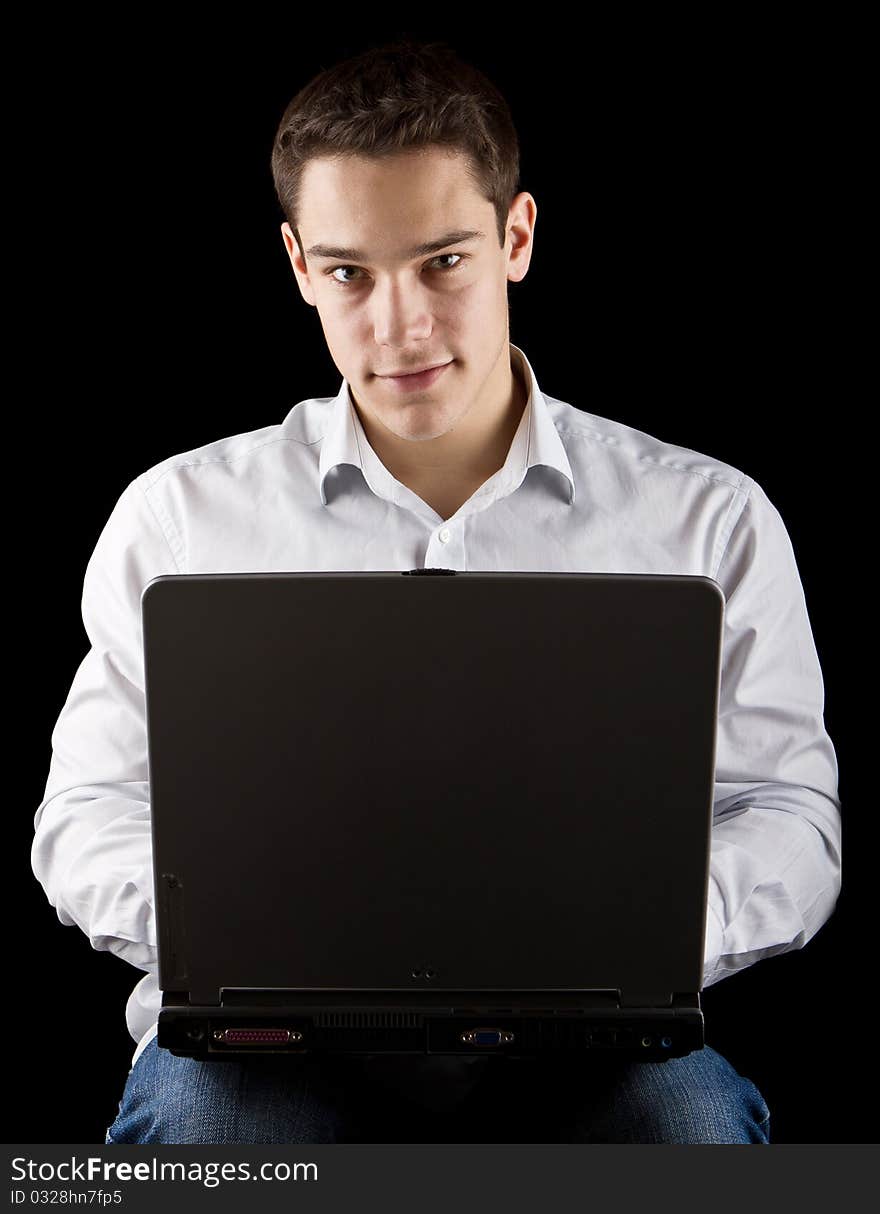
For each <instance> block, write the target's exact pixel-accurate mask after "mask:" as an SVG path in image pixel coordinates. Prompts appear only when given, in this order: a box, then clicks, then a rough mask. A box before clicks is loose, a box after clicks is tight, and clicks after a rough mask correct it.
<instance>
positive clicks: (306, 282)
mask: <svg viewBox="0 0 880 1214" xmlns="http://www.w3.org/2000/svg"><path fill="white" fill-rule="evenodd" d="M281 236H282V239H283V240H284V248H285V250H286V251H287V256H288V258H289V260H290V265H291V267H292V269H293V273H294V277H295V278H296V284H297V286H298V287H299V293H300V295H302V297H303V299H304V300H305V301H306V303H307V304H311V305H312V307H313V308H314V307H317V301H316V299H315V293H314V291H313V290H312V284H311V281H310V278H309V270H308V266H307V265H306V263H305V261H304V259H303V256H302V254H301V253H300V251H299V244H298V243H297V239H296V237H295V236H294V234H293V229H292V228H291V226H290V224H289V223H287V222H285V223H283V224H282V225H281Z"/></svg>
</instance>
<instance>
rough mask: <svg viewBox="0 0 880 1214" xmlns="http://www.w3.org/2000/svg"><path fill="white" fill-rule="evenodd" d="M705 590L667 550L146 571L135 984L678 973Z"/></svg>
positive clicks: (512, 985)
mask: <svg viewBox="0 0 880 1214" xmlns="http://www.w3.org/2000/svg"><path fill="white" fill-rule="evenodd" d="M412 572H413V573H415V572H416V571H412ZM418 572H419V573H421V574H424V573H425V572H426V571H418ZM427 572H431V571H427ZM723 608H724V599H723V594H722V592H721V589H720V587H719V586H718V584H717V583H716V582H714V581H713V580H712V579H710V578H707V577H702V576H684V575H656V574H650V575H649V574H645V575H641V574H605V573H602V574H598V573H597V574H593V573H518V572H517V573H514V572H511V573H507V572H492V573H484V572H473V573H471V572H468V573H455V574H453V575H451V576H411V575H407V574H406V573H400V572H322V573H313V572H309V573H298V572H285V573H246V574H235V573H229V574H205V575H201V574H199V575H191V574H190V575H188V574H183V575H163V576H161V577H157V578H155V579H153V580H152V581H151V582H150V583H149V584H148V585H147V587H146V588H145V589H144V592H143V595H142V612H143V638H144V660H145V677H146V703H147V730H148V750H149V778H150V789H151V803H152V838H153V858H154V872H155V881H156V886H155V893H156V902H155V907H156V915H157V927H158V932H159V981H160V986H161V988H162V990H163V991H164V992H169V991H170V992H178V993H180V994H182V995H185V996H188V998H189V1001H190V1003H193V1004H200V1005H211V1004H218V1003H220V1002H221V1001H222V999H223V997H224V994H225V993H230V992H241V991H247V992H259V991H275V992H278V991H285V992H291V993H294V992H297V991H301V992H306V991H327V990H332V991H334V992H335V993H336V994H337V996H343V997H344V994H345V993H346V992H351V993H352V995H353V996H354V995H355V994H356V993H357V992H359V991H361V992H363V991H376V990H381V991H384V992H394V991H397V992H400V995H401V998H402V999H404V998H405V997H406V996H407V995H412V994H413V993H415V992H428V991H433V992H440V991H453V990H454V991H457V992H461V991H468V990H475V991H476V990H478V991H487V990H494V991H499V992H502V991H508V992H530V991H532V992H548V991H560V992H562V991H567V992H589V991H614V992H617V993H618V994H619V998H620V1000H621V1003H623V1004H624V1005H625V1004H632V1005H634V1006H639V1005H649V1004H657V1003H660V1004H663V1003H667V1002H669V1001H670V1000H671V999H672V997H673V994H675V993H676V992H679V993H680V992H697V991H698V990H699V989H700V986H701V981H702V956H703V938H704V932H705V908H706V892H707V881H708V864H709V846H710V830H711V818H712V804H713V791H714V767H715V726H716V718H717V703H718V690H719V679H720V651H721V633H722V621H723Z"/></svg>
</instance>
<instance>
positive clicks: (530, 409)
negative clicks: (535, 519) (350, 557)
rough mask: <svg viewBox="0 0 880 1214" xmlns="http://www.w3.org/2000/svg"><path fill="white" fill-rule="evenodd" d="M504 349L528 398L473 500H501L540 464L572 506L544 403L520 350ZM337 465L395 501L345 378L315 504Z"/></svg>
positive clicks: (562, 456)
mask: <svg viewBox="0 0 880 1214" xmlns="http://www.w3.org/2000/svg"><path fill="white" fill-rule="evenodd" d="M509 345H510V350H511V353H512V355H513V356H514V358H517V359H518V360H519V366H520V367H521V369H522V370H523V372H524V373H525V379H526V383H527V384H528V389H529V395H528V400H527V401H526V407H525V409H524V410H523V415H522V418H521V420H520V423H519V426H518V427H517V431H516V434H515V435H514V436H513V441H512V442H511V444H510V449H509V451H508V453H507V459H506V460H505V462H504V466H503V467H502V468H500V469H499V471H498V472H496V473H495V475H494V476H492V477H490V478H489V480H488V481H487V482H486V484H485V485H483V487H482V488H481V489H480V490H478V492H477V493H476V494H475V495H474V496H475V497H478V498H479V497H480V496H482V495H486V496H487V497H489V499H490V500H489V501H486V503H485V504H486V505H489V504H490V502H491V501H495V500H497V498H499V497H504V496H505V495H506V494H508V493H512V492H513V491H514V490H515V489H517V488H518V487H519V485H520V484H521V483H522V481H523V480H524V479H525V476H526V474H527V473H528V471H529V469H530V468H533V467H536V466H538V465H543V466H544V467H547V468H554V469H555V470H556V471H557V472H558V473H560V474H561V475H562V476H563V477H564V478H565V480H566V481H567V485H566V493H567V499H568V502H569V504H572V505H573V504H574V498H575V487H574V475H573V473H572V470H571V464H570V463H569V459H568V455H567V454H566V450H565V447H564V445H563V442H562V439H561V438H560V436H559V432H558V430H557V429H556V425H555V423H554V421H553V417H552V415H551V413H550V410H549V407H548V404H547V400H546V398H545V397H544V394H543V393H542V392H541V389H540V388H539V386H538V380H537V377H536V375H535V372H534V371H533V369H532V365H531V363H530V362H529V360H528V359H527V358H526V356H525V354H524V353H523V351H522V350H521V349H520V348H519V346H515V345H514V344H513V342H510V343H509ZM339 464H353V465H354V466H355V467H356V468H360V470H361V472H362V474H363V476H364V479H365V480H366V482H367V484H368V485H369V486H370V488H371V489H372V490H373V492H374V493H376V494H378V496H380V497H384V498H386V499H388V500H390V501H393V502H395V503H396V502H397V500H398V488H399V482H398V481H397V480H396V479H395V477H393V476H392V475H391V473H390V472H389V471H388V469H387V468H386V467H385V465H384V464H383V463H382V462H381V460H380V459H379V457H378V456H377V455H376V453H375V451H374V450H373V448H372V447H371V446H370V444H369V442H368V441H367V436H366V433H365V432H364V428H363V426H362V425H361V421H360V418H359V417H358V414H357V410H356V409H355V407H354V405H353V404H352V401H351V396H350V393H349V388H348V380H347V379H345V378H344V377H343V380H342V386H341V387H340V389H339V392H338V393H337V394H336V397H335V398H334V400H333V401H332V404H331V409H330V421H329V424H328V426H327V429H326V431H325V433H324V439H323V442H322V443H321V456H320V461H319V465H318V469H319V470H318V476H319V482H318V483H319V487H320V493H321V502H322V503H323V504H324V505H325V506H326V505H327V495H326V491H325V485H324V482H325V479H326V477H327V475H328V474H329V472H330V471H331V470H332V469H333V468H335V467H337V466H338V465H339Z"/></svg>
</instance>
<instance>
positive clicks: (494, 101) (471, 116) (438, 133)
mask: <svg viewBox="0 0 880 1214" xmlns="http://www.w3.org/2000/svg"><path fill="white" fill-rule="evenodd" d="M430 145H437V146H441V147H446V148H449V149H457V150H458V151H460V152H463V153H464V154H465V155H466V157H467V171H468V174H469V175H470V177H471V180H472V181H473V183H474V186H475V188H476V189H478V190H479V191H480V193H481V194H482V195H483V197H484V198H486V199H487V200H488V201H489V202H491V203H492V205H493V206H494V207H495V217H496V223H497V229H498V242H499V244H500V246H501V247H502V248H503V247H504V242H505V239H506V228H507V217H508V213H509V210H510V204H511V202H512V201H513V199H514V198H515V197H516V195H517V193H518V192H519V140H518V138H517V134H516V130H515V128H514V125H513V118H512V117H511V113H510V109H509V107H508V104H507V102H506V101H505V99H504V97H503V96H502V95H501V93H500V92H499V91H498V89H497V88H496V87H495V85H494V84H492V82H491V81H490V80H489V79H487V77H486V76H484V75H483V73H482V72H481V71H480V70H479V69H478V68H476V67H474V66H473V65H472V64H470V63H466V62H465V61H464V60H463V59H461V58H460V57H459V56H458V54H457V53H456V52H455V51H454V50H453V49H452V47H450V46H449V45H448V44H447V43H445V42H424V43H423V42H417V41H415V40H413V39H411V38H409V37H403V38H400V39H398V40H397V41H394V42H390V43H386V44H385V45H383V46H380V47H373V48H371V49H369V50H366V51H363V52H361V53H360V54H358V55H355V56H354V57H352V58H350V59H346V60H344V61H343V62H341V63H338V64H335V65H333V66H332V67H329V68H325V69H324V70H323V71H321V72H320V73H319V74H318V75H317V76H315V77H313V79H312V80H310V81H309V83H308V84H306V85H305V86H304V87H303V88H302V89H300V91H299V92H298V93H297V94H296V96H295V97H294V98H293V100H292V101H291V102H290V103H289V105H288V106H287V109H286V110H285V111H284V114H283V116H282V118H281V122H280V123H279V125H278V130H277V131H276V133H275V139H274V141H273V145H272V178H273V181H274V183H275V193H276V196H277V198H278V201H279V203H280V204H281V209H282V211H283V212H284V216H285V219H286V220H287V222H288V223H289V224H290V227H291V229H292V231H293V233H294V235H295V237H296V242H297V244H298V245H299V250H300V254H301V255H302V256H303V259H305V254H304V252H303V247H302V241H301V240H300V235H299V230H298V228H297V222H298V211H299V207H300V200H301V199H300V191H301V186H302V176H303V171H304V169H305V166H306V164H307V163H308V161H309V160H310V159H311V158H313V157H316V156H321V155H326V156H345V155H362V156H372V157H376V158H381V157H382V156H390V155H393V154H395V153H398V152H402V151H406V150H408V149H415V148H423V147H427V146H430Z"/></svg>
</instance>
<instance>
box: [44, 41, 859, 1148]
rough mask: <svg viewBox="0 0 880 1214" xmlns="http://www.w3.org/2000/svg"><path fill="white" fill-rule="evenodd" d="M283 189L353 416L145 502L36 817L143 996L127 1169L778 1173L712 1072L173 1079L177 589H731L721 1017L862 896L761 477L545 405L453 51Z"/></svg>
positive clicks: (125, 546)
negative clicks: (379, 1159) (152, 1149)
mask: <svg viewBox="0 0 880 1214" xmlns="http://www.w3.org/2000/svg"><path fill="white" fill-rule="evenodd" d="M272 164H273V172H274V178H275V186H276V191H277V194H278V198H279V201H280V203H281V207H282V210H283V212H284V214H285V217H286V218H285V222H284V223H283V224H282V226H281V232H282V236H283V240H284V245H285V249H286V251H287V255H288V257H289V258H290V262H291V266H292V268H293V272H294V275H295V279H296V283H297V285H298V287H299V290H300V292H301V294H302V296H303V298H304V299H305V301H306V302H307V303H308V304H310V305H312V306H313V307H315V308H316V309H317V311H318V316H319V318H320V322H321V325H322V327H323V332H324V336H325V338H326V341H327V345H328V348H329V350H330V353H331V356H332V358H333V361H334V363H335V365H336V366H337V368H338V369H339V371H340V372H341V374H342V376H343V380H342V385H341V387H340V389H339V392H338V393H337V395H336V397H335V398H333V397H325V398H317V399H309V400H303V401H300V403H299V404H297V405H296V406H295V407H294V408H293V409H292V410H291V411H290V413H289V414H288V416H287V417H286V418H285V419H284V421H283V422H282V423H281V424H280V425H272V426H267V427H265V428H264V429H262V430H257V431H253V432H250V433H245V434H239V435H235V436H233V437H230V438H227V439H223V440H220V441H218V442H215V443H211V444H208V445H207V446H205V447H201V448H199V449H197V450H194V451H188V452H184V453H182V454H180V455H176V456H172V457H171V458H169V459H167V460H164V461H163V462H162V463H160V464H158V465H156V466H155V467H152V468H150V469H148V470H147V471H145V472H144V473H142V474H141V475H139V476H137V477H136V478H135V479H134V480H133V481H132V482H131V483H130V485H129V486H128V488H127V489H126V490H125V492H124V493H123V494H122V496H121V497H120V499H119V501H118V503H117V504H116V507H115V508H114V510H113V512H112V514H111V516H110V519H109V521H108V523H107V525H106V527H105V529H104V531H103V533H102V534H101V536H100V538H99V540H98V543H97V546H96V548H95V551H94V553H93V555H92V558H91V560H90V562H89V565H88V568H87V570H86V576H85V584H84V593H83V620H84V623H85V627H86V631H87V633H88V636H89V639H90V641H91V646H92V647H91V649H90V651H89V653H88V654H87V655H86V657H85V659H84V660H83V662H82V665H81V667H80V669H79V670H78V672H77V674H76V677H75V679H74V682H73V686H72V688H71V691H70V695H69V696H68V699H67V702H66V704H65V706H64V708H63V710H62V713H61V716H60V718H59V721H58V724H57V726H56V729H55V731H54V733H53V739H52V740H53V755H52V764H51V768H50V773H49V779H48V783H47V787H46V792H45V797H44V800H43V802H42V804H41V805H40V807H39V809H38V811H37V814H36V820H35V830H36V834H35V839H34V847H33V867H34V872H35V874H36V876H37V877H38V879H39V880H40V882H41V883H42V885H43V887H44V889H45V890H46V893H47V896H48V897H49V900H50V901H51V903H52V905H54V906H55V907H56V908H57V912H58V916H59V918H60V919H61V921H62V922H63V923H66V924H77V925H78V926H79V927H80V928H82V930H83V931H85V932H86V933H87V934H88V935H89V937H90V939H91V941H92V944H93V945H94V947H96V948H107V949H110V950H111V951H113V952H115V953H117V954H118V955H120V956H122V957H124V958H125V959H126V960H128V961H130V962H131V963H132V964H133V965H135V966H137V967H138V968H140V969H142V970H144V971H145V977H144V978H143V979H142V980H141V981H140V982H139V983H138V985H137V986H136V987H135V990H134V991H133V993H132V996H131V998H130V1000H129V1004H128V1009H127V1020H128V1026H129V1029H130V1032H131V1034H132V1037H133V1038H134V1039H135V1041H136V1042H137V1043H138V1045H137V1049H136V1051H135V1055H134V1058H133V1062H132V1070H131V1073H130V1075H129V1078H128V1082H127V1084H126V1088H125V1092H124V1094H123V1099H122V1101H121V1103H120V1110H119V1115H118V1117H117V1118H116V1120H115V1122H114V1123H113V1125H112V1126H111V1127H110V1129H109V1131H108V1137H107V1141H108V1142H111V1141H113V1142H245V1143H252V1142H320V1141H351V1140H354V1141H358V1140H360V1141H373V1142H382V1141H406V1140H410V1141H438V1140H443V1139H444V1136H446V1135H449V1136H450V1137H451V1140H452V1141H467V1140H468V1137H469V1136H470V1137H472V1138H474V1139H475V1140H476V1141H554V1140H556V1141H570V1142H588V1141H597V1142H603V1141H604V1142H734V1143H736V1142H752V1143H766V1142H767V1141H768V1140H769V1110H768V1108H767V1105H766V1104H765V1102H764V1100H763V1098H762V1096H761V1094H760V1092H759V1091H758V1090H757V1088H756V1087H755V1085H754V1084H753V1083H751V1082H750V1081H749V1080H748V1079H745V1078H743V1077H742V1076H740V1075H738V1074H737V1072H736V1071H735V1070H734V1069H733V1068H732V1067H731V1066H730V1064H729V1063H727V1062H726V1061H725V1059H723V1058H722V1057H721V1056H720V1055H719V1054H718V1053H717V1052H716V1051H714V1050H713V1049H711V1047H709V1046H707V1047H705V1048H704V1049H703V1050H700V1051H696V1052H694V1053H692V1054H690V1055H688V1056H686V1057H684V1058H680V1059H671V1060H669V1061H667V1062H666V1063H663V1064H659V1063H656V1064H651V1063H630V1064H627V1065H621V1064H619V1063H618V1064H615V1063H614V1062H613V1060H611V1061H608V1062H605V1063H600V1062H594V1061H590V1060H585V1061H584V1062H582V1063H580V1064H579V1065H577V1066H575V1065H574V1064H573V1063H571V1061H570V1060H566V1061H565V1063H564V1064H563V1065H562V1066H561V1067H556V1066H553V1065H551V1064H548V1063H544V1062H540V1061H535V1062H534V1064H533V1065H532V1064H531V1063H530V1065H525V1063H526V1061H527V1060H520V1062H521V1063H522V1065H515V1063H516V1060H513V1059H507V1060H505V1059H486V1058H478V1059H444V1058H436V1057H425V1058H423V1059H412V1058H403V1059H400V1058H398V1059H393V1058H381V1057H370V1058H365V1059H364V1058H362V1059H357V1058H353V1059H336V1060H334V1061H331V1062H324V1063H322V1062H320V1061H319V1060H315V1059H305V1060H303V1059H293V1058H280V1059H277V1058H276V1059H275V1060H274V1061H273V1059H272V1058H269V1057H264V1058H258V1059H255V1060H249V1059H246V1060H243V1061H241V1062H237V1061H231V1060H229V1061H227V1062H225V1063H224V1064H223V1065H222V1066H218V1065H211V1064H202V1063H198V1062H196V1061H194V1060H190V1059H181V1058H176V1057H174V1056H173V1055H171V1054H169V1053H168V1051H165V1050H159V1049H158V1047H157V1045H156V1041H155V1023H156V1018H157V1016H158V1011H159V1006H160V1002H161V995H160V991H159V989H158V985H157V980H156V937H155V923H154V916H153V908H152V870H151V855H150V798H149V787H148V783H147V764H146V736H145V726H144V696H143V661H142V652H141V638H140V631H139V623H140V620H139V609H140V594H141V591H142V590H143V587H144V586H145V585H146V583H147V582H148V581H149V580H150V579H151V578H153V577H156V576H158V575H159V574H163V573H200V572H209V571H213V572H241V571H248V570H289V569H314V570H322V569H334V568H340V569H356V568H362V569H379V570H387V569H394V568H401V569H408V568H415V567H417V566H422V567H428V566H445V567H447V568H453V569H461V570H465V569H471V570H500V569H506V570H516V569H524V570H534V569H544V570H549V571H554V570H556V571H574V570H590V571H597V570H614V571H618V572H641V573H644V572H648V573H689V574H702V575H705V576H709V577H712V578H714V579H716V580H717V581H718V582H719V584H720V585H721V587H722V589H723V591H724V594H725V599H726V608H725V635H724V649H723V669H722V685H721V702H720V710H719V728H718V739H717V752H716V753H717V765H716V797H715V820H714V826H713V836H712V854H711V879H710V898H709V919H708V930H707V939H706V954H705V971H704V985H710V984H711V983H713V982H717V981H718V980H719V979H721V978H724V977H726V976H727V975H729V974H733V973H736V972H737V971H738V970H740V969H742V968H743V967H745V966H748V965H751V964H753V963H754V962H756V961H758V960H760V959H762V958H765V957H770V956H773V955H774V954H778V953H781V952H785V951H787V950H789V949H795V948H801V947H803V945H804V944H806V942H807V941H808V940H809V939H810V938H811V937H812V936H813V935H815V933H816V932H817V931H818V930H819V928H820V927H821V926H822V924H823V923H824V922H825V921H826V920H827V918H828V917H829V915H830V914H831V912H832V910H833V908H834V905H835V902H836V899H837V895H838V892H839V888H840V816H839V801H838V799H837V766H836V758H835V753H834V749H833V746H832V743H831V740H830V738H829V737H828V734H827V733H826V731H825V728H824V722H823V715H822V712H823V683H822V675H821V671H820V668H819V663H818V657H817V654H816V650H815V646H814V644H813V638H812V634H811V630H810V625H809V620H808V616H807V611H806V604H805V601H804V596H803V590H802V587H801V584H800V579H799V576H798V572H797V567H796V563H795V559H794V554H793V551H792V547H791V544H790V541H789V539H788V536H787V533H786V530H785V527H784V524H783V522H782V520H781V518H780V515H779V513H778V511H777V510H776V509H775V507H774V506H773V505H772V504H771V503H770V501H769V500H768V498H767V496H766V495H765V494H764V492H763V490H762V489H761V488H760V486H759V485H758V484H757V483H756V482H755V481H754V480H753V479H752V478H751V477H749V476H748V475H746V474H745V473H744V472H742V471H740V470H738V469H736V468H734V467H732V466H730V465H727V464H723V463H721V462H719V461H718V460H715V459H712V458H710V457H708V456H705V455H701V454H699V453H698V452H695V451H691V450H688V449H686V448H681V447H675V446H672V445H670V444H668V443H665V442H663V441H661V440H659V439H656V438H653V437H651V436H650V435H647V434H644V433H641V432H639V431H636V430H633V429H631V428H630V427H627V426H624V425H622V424H620V423H616V422H613V421H610V420H608V419H606V418H603V417H601V416H597V415H595V414H589V413H585V412H583V411H581V410H579V409H576V408H574V407H573V406H572V405H570V404H567V403H565V402H563V401H560V400H556V399H554V398H552V397H549V396H547V395H545V394H543V393H542V392H541V390H540V388H539V385H538V381H537V378H536V375H535V372H534V370H533V368H532V366H531V364H530V363H529V361H528V359H527V358H526V356H525V354H524V352H523V351H522V350H521V349H520V348H519V347H517V346H515V345H513V344H512V343H511V341H510V335H509V324H508V302H507V284H508V283H509V282H518V281H520V280H521V279H522V278H523V277H524V276H525V274H526V272H527V270H528V266H529V262H530V259H531V255H532V247H533V238H534V230H535V220H536V215H537V207H536V204H535V200H534V199H533V197H532V196H531V194H529V193H525V192H518V191H517V188H516V187H517V184H518V174H519V159H518V146H517V141H516V135H515V132H514V130H513V126H512V122H511V120H510V115H509V112H508V110H507V107H506V105H505V104H504V102H503V100H502V99H501V98H500V95H499V94H498V93H497V90H495V89H494V87H493V86H492V85H491V84H490V83H489V82H488V81H487V80H486V79H485V77H484V76H482V75H481V74H480V73H479V72H477V71H476V70H475V69H473V68H472V67H470V66H469V65H467V64H463V63H462V62H461V60H459V59H458V58H457V57H455V56H454V55H453V54H452V53H451V52H448V50H447V49H446V48H443V47H438V46H436V45H435V46H432V47H417V46H410V45H396V46H394V47H392V48H383V49H380V50H378V51H371V52H368V53H367V54H365V55H363V56H361V57H359V58H358V59H357V60H355V61H353V62H349V63H346V64H341V65H338V66H337V67H335V68H331V69H328V70H327V71H325V72H323V73H322V74H321V75H320V76H318V77H317V78H316V79H315V80H313V81H311V82H310V83H309V84H308V85H307V86H306V87H305V88H304V89H303V90H302V91H301V92H300V93H299V94H298V95H297V96H296V97H295V98H294V99H293V101H292V102H291V103H290V105H289V106H288V108H287V111H286V112H285V114H284V116H283V118H282V121H281V124H280V127H279V130H278V133H277V135H276V140H275V146H274V150H273V160H272ZM425 368H429V370H425ZM496 1062H498V1063H501V1064H503V1065H501V1066H494V1063H496ZM487 1063H489V1064H493V1065H489V1066H486V1065H485V1064H487ZM508 1064H510V1065H508ZM416 1112H418V1113H419V1114H420V1115H421V1116H422V1118H423V1119H422V1120H421V1121H418V1120H411V1119H412V1118H413V1117H414V1115H415V1113H416ZM505 1114H506V1115H507V1119H506V1120H505ZM530 1116H531V1118H532V1119H531V1120H530V1119H529V1118H530ZM395 1118H396V1120H395ZM407 1125H410V1126H411V1127H414V1128H410V1130H409V1131H407V1129H406V1126H407ZM407 1133H408V1134H409V1137H407Z"/></svg>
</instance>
